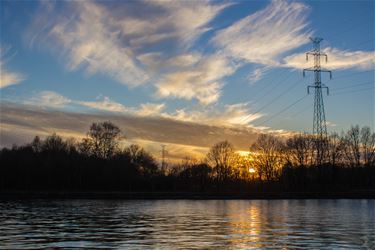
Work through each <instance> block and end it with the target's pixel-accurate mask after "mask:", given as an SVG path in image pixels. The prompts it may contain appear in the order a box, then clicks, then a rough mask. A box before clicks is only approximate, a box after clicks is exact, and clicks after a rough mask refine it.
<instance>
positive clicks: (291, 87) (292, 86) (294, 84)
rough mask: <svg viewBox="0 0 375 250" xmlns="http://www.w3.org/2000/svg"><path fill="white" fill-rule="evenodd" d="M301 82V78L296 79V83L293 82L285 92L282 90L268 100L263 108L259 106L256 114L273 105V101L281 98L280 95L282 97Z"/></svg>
mask: <svg viewBox="0 0 375 250" xmlns="http://www.w3.org/2000/svg"><path fill="white" fill-rule="evenodd" d="M298 83H299V80H298V81H296V82H295V83H293V84H292V85H291V86H290V87H289V88H288V89H286V90H285V91H284V92H281V94H279V95H278V96H277V97H275V98H273V99H272V101H270V102H268V103H267V104H266V105H263V106H262V107H261V108H259V109H258V110H257V111H255V113H254V114H257V113H259V112H260V111H262V110H263V109H265V108H266V107H268V106H269V105H271V104H272V103H274V102H276V101H277V100H278V99H280V97H282V96H283V95H285V94H286V93H288V92H289V91H290V90H292V89H293V88H295V87H296V86H297V84H298Z"/></svg>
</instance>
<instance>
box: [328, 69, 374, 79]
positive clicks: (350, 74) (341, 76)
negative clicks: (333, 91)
mask: <svg viewBox="0 0 375 250" xmlns="http://www.w3.org/2000/svg"><path fill="white" fill-rule="evenodd" d="M368 72H374V73H375V70H373V69H370V70H365V71H359V72H353V73H349V74H345V75H339V76H337V77H334V78H333V79H332V82H333V81H336V80H337V79H341V78H346V77H351V76H353V75H359V74H363V73H368Z"/></svg>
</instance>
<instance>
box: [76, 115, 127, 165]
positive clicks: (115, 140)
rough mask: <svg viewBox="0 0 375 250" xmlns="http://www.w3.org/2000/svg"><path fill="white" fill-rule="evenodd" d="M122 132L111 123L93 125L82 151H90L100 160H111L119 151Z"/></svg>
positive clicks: (84, 141) (83, 143)
mask: <svg viewBox="0 0 375 250" xmlns="http://www.w3.org/2000/svg"><path fill="white" fill-rule="evenodd" d="M120 133H121V130H120V129H119V128H118V127H117V126H116V125H114V124H113V123H112V122H110V121H106V122H101V123H93V124H92V125H91V127H90V131H89V132H88V134H87V135H88V138H86V140H83V142H82V145H81V150H83V151H87V150H88V151H89V152H91V154H92V155H94V156H96V157H98V158H109V157H111V156H113V155H114V154H115V153H116V151H117V150H118V144H119V139H120Z"/></svg>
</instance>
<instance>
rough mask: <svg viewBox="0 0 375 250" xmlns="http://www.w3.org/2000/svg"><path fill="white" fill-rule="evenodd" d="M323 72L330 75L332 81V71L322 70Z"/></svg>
mask: <svg viewBox="0 0 375 250" xmlns="http://www.w3.org/2000/svg"><path fill="white" fill-rule="evenodd" d="M320 71H321V72H326V73H329V78H330V79H332V71H331V70H327V69H320Z"/></svg>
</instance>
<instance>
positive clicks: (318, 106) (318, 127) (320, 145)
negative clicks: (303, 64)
mask: <svg viewBox="0 0 375 250" xmlns="http://www.w3.org/2000/svg"><path fill="white" fill-rule="evenodd" d="M310 40H311V41H312V42H313V44H314V48H313V50H311V51H309V52H307V53H306V61H308V59H309V56H310V55H312V56H314V66H313V67H311V68H307V69H304V70H303V76H304V77H305V71H313V72H314V85H309V86H307V93H308V94H309V93H310V88H314V90H315V91H314V92H315V97H314V118H313V134H314V136H315V139H316V164H317V165H320V164H322V163H323V161H324V153H325V149H326V147H325V146H326V143H327V125H326V117H325V111H324V102H323V94H322V89H326V90H327V95H329V89H328V87H327V86H325V85H324V84H322V81H321V72H327V73H329V75H330V78H331V79H332V71H330V70H325V69H322V68H321V67H320V57H321V56H324V57H325V59H326V62H327V59H328V57H327V55H326V54H325V53H322V52H321V51H320V42H321V41H322V40H323V38H319V37H316V38H311V37H310Z"/></svg>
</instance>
